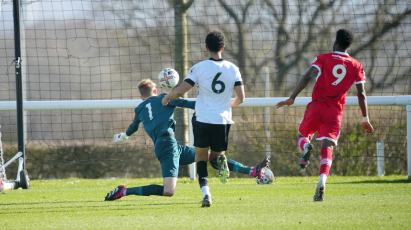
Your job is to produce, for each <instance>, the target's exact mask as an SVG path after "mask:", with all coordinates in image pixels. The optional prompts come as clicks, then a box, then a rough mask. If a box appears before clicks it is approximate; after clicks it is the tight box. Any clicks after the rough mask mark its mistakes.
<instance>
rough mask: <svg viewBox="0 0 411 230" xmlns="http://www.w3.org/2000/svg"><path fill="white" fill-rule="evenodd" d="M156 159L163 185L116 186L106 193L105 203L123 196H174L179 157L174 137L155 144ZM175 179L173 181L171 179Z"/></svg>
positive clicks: (164, 138)
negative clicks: (159, 165) (158, 163)
mask: <svg viewBox="0 0 411 230" xmlns="http://www.w3.org/2000/svg"><path fill="white" fill-rule="evenodd" d="M155 152H156V157H157V159H158V160H159V161H160V164H161V171H162V176H163V178H164V179H163V183H164V184H163V185H158V184H151V185H145V186H139V187H132V188H126V187H125V186H123V185H120V186H118V187H117V188H115V189H114V190H113V191H111V192H109V193H107V196H106V197H105V200H106V201H112V200H116V199H120V198H121V197H123V196H130V195H137V196H152V195H155V196H172V195H174V191H175V187H176V183H177V176H178V164H179V160H180V159H179V158H180V155H179V153H178V145H177V141H176V140H175V139H174V137H162V138H160V139H159V140H158V141H157V142H156V144H155ZM173 178H175V179H173Z"/></svg>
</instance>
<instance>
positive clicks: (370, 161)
mask: <svg viewBox="0 0 411 230" xmlns="http://www.w3.org/2000/svg"><path fill="white" fill-rule="evenodd" d="M173 2H174V3H175V5H173ZM191 3H192V1H189V0H187V1H185V0H180V1H151V0H95V1H90V0H78V1H75V0H53V1H51V0H50V1H48V0H44V1H28V0H21V8H22V12H21V30H22V31H21V36H22V53H23V55H22V60H23V63H22V71H23V72H22V73H23V78H24V79H25V80H24V82H25V84H24V86H23V87H24V98H25V100H26V101H65V100H126V99H140V94H139V92H138V89H137V84H138V83H139V81H140V80H142V79H145V78H150V79H153V80H154V81H155V82H156V83H158V81H157V75H158V73H159V71H160V70H161V69H163V68H166V67H171V68H175V69H179V68H180V69H183V70H184V71H187V70H188V69H189V68H190V67H191V66H192V65H194V64H196V63H198V62H200V61H202V60H205V59H207V58H208V56H207V52H205V47H204V45H205V44H204V38H205V35H206V34H207V33H208V32H209V31H210V30H214V29H215V30H220V31H222V32H223V33H224V34H225V37H226V48H225V50H224V52H223V58H224V59H226V60H229V61H231V62H233V63H235V64H236V65H237V66H239V68H240V71H241V73H242V77H243V81H244V83H245V90H246V97H247V98H259V97H261V98H262V97H288V96H290V95H291V92H292V90H293V89H294V88H295V86H296V84H297V82H298V80H299V79H300V78H301V76H302V75H303V74H304V73H305V72H306V71H307V70H308V68H309V67H310V64H311V62H312V61H313V59H314V58H315V57H316V56H317V55H318V54H320V53H326V52H330V51H332V47H333V43H334V39H335V32H336V31H337V30H338V29H340V28H348V29H350V30H352V31H353V32H354V34H355V36H356V40H355V42H354V44H353V45H352V47H351V48H350V49H349V53H350V55H351V56H353V57H354V58H356V59H357V60H359V61H360V62H361V63H362V64H363V66H364V68H365V72H366V76H367V83H366V84H365V86H366V91H367V95H368V96H396V95H409V94H411V76H410V72H411V71H410V70H411V59H410V56H411V55H410V54H411V19H410V14H411V5H410V3H409V1H406V0H403V1H401V0H399V1H390V2H388V3H387V1H382V0H377V1H375V0H363V1H344V0H337V1H329V0H326V1H314V0H308V1H300V0H286V1H278V0H258V1H252V0H244V1H234V0H228V1H227V0H207V1H206V0H195V1H194V2H193V3H192V4H191ZM0 4H1V5H0V7H1V12H0V33H1V34H2V36H0V59H1V62H0V101H15V99H16V96H15V79H14V78H13V77H14V74H13V73H14V68H12V67H10V65H11V64H12V61H13V60H14V58H15V57H14V51H13V49H14V46H13V44H14V40H13V11H12V1H11V0H5V1H1V3H0ZM177 19H178V20H177ZM177 22H181V23H180V24H179V23H177ZM181 34H183V35H181ZM185 34H186V36H185ZM185 38H186V39H185ZM184 60H187V63H185V62H184ZM184 77H185V76H183V74H181V72H180V78H184ZM313 83H314V81H312V82H311V83H310V85H309V86H308V87H307V89H306V90H304V91H303V92H302V93H301V94H300V95H299V96H302V97H310V96H311V92H312V88H313ZM157 86H158V90H159V93H169V92H170V90H168V89H165V88H161V87H160V85H159V84H157ZM197 93H198V91H197V88H196V87H194V88H193V90H191V91H190V92H189V93H188V97H189V98H195V97H196V96H197ZM347 95H348V96H355V95H356V91H355V87H353V88H352V89H351V90H350V91H349V92H348V94H347ZM0 110H1V108H0ZM304 110H305V108H304V107H290V108H281V109H275V108H274V107H271V108H268V107H267V108H263V107H252V108H235V109H234V110H233V116H234V118H233V119H234V121H235V125H233V126H232V129H231V130H230V139H229V149H228V156H229V157H230V158H232V159H234V160H237V161H239V162H241V163H243V164H245V165H250V166H251V165H255V164H257V163H258V162H260V161H261V159H262V158H263V157H264V156H265V155H266V153H268V154H270V156H271V158H272V166H271V167H272V169H273V171H274V173H275V174H276V175H279V176H291V175H317V173H318V168H319V160H320V153H319V149H320V143H319V142H316V141H314V144H315V149H316V152H315V154H314V156H313V157H312V159H311V162H312V163H311V164H310V167H309V168H308V169H307V170H304V171H300V170H299V167H298V159H299V157H300V154H301V153H300V150H299V149H298V147H297V144H296V136H297V127H298V125H299V123H300V121H301V119H302V116H303V112H304ZM369 110H370V120H371V123H372V124H373V125H374V128H375V132H374V133H373V134H366V133H365V132H364V131H363V130H362V127H361V121H362V120H361V119H362V118H361V117H362V115H361V112H360V109H359V108H358V107H356V106H351V107H346V108H345V111H344V117H343V125H342V129H341V136H340V139H339V145H338V147H337V148H336V150H335V151H334V161H333V167H332V169H331V174H337V175H375V174H376V172H377V167H376V143H377V142H379V141H384V143H385V144H384V146H385V155H386V162H385V163H386V173H387V174H405V173H406V138H405V137H406V112H405V107H404V106H372V107H370V108H369ZM0 114H1V116H2V127H3V129H2V134H3V137H2V138H3V149H4V156H5V158H9V157H10V156H13V155H14V154H15V153H16V152H17V133H16V132H17V128H16V114H15V111H4V110H3V111H0ZM133 117H134V114H133V109H117V110H114V109H113V110H110V109H109V110H65V111H26V113H25V116H24V118H25V130H26V133H25V140H26V157H27V158H26V165H27V168H28V171H29V172H30V175H31V178H32V179H41V178H64V177H85V178H96V177H158V176H161V174H160V170H159V167H160V165H159V163H158V161H157V160H156V157H155V154H154V146H153V143H152V141H151V139H150V138H149V137H148V136H147V135H146V134H145V132H144V130H143V128H142V127H141V128H140V130H139V131H138V132H137V133H135V134H134V135H133V136H132V137H131V138H129V139H128V140H127V141H126V142H124V143H121V144H118V145H114V144H113V143H112V137H113V135H114V134H115V133H119V132H124V131H125V130H126V129H127V127H128V125H129V124H130V123H131V122H132V120H133ZM177 119H180V118H179V117H177ZM178 123H179V124H180V123H181V124H185V127H188V120H181V119H180V120H179V121H178ZM179 128H184V127H179ZM180 141H181V143H182V142H183V140H180ZM16 164H17V163H16ZM181 170H182V172H181V173H182V175H187V174H186V172H185V171H184V170H185V169H184V168H183V169H181ZM11 173H13V172H10V174H11ZM10 176H11V177H14V175H10ZM233 176H241V175H233Z"/></svg>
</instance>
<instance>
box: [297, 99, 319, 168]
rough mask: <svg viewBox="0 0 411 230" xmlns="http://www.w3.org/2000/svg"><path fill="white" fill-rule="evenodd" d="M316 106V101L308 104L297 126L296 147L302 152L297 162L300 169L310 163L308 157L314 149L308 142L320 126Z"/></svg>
mask: <svg viewBox="0 0 411 230" xmlns="http://www.w3.org/2000/svg"><path fill="white" fill-rule="evenodd" d="M316 105H317V106H318V102H317V101H314V102H310V104H308V105H307V109H306V110H305V113H304V117H303V119H302V120H301V123H300V125H299V126H298V138H297V145H298V147H300V149H301V150H302V151H303V153H302V155H301V158H300V162H299V165H300V168H301V169H305V168H307V166H308V164H309V163H310V156H311V153H312V150H313V149H314V146H313V145H312V144H311V143H310V142H311V139H312V137H313V135H314V133H315V132H317V131H318V129H319V127H320V125H321V116H319V115H318V114H317V111H319V110H318V109H317V108H316V107H317V106H316Z"/></svg>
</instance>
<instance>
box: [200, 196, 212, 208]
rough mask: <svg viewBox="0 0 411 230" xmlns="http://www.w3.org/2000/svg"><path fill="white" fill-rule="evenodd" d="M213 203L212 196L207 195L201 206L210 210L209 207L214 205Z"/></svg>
mask: <svg viewBox="0 0 411 230" xmlns="http://www.w3.org/2000/svg"><path fill="white" fill-rule="evenodd" d="M212 203H213V202H212V201H211V195H206V196H205V197H204V198H203V204H202V205H201V207H202V208H204V207H205V208H208V207H210V206H211V204H212Z"/></svg>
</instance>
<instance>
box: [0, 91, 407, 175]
mask: <svg viewBox="0 0 411 230" xmlns="http://www.w3.org/2000/svg"><path fill="white" fill-rule="evenodd" d="M285 99H287V98H246V99H245V101H244V103H243V104H241V105H240V106H239V107H274V106H275V105H276V104H277V103H278V102H280V101H282V100H285ZM188 100H196V99H194V98H188ZM310 101H311V98H310V97H299V98H297V99H296V100H295V103H294V105H292V107H304V106H306V105H307V104H308V103H309V102H310ZM141 102H142V100H81V101H25V102H24V110H28V111H47V110H50V111H51V110H85V109H87V110H105V109H110V110H112V109H134V108H135V107H137V106H138V105H139V104H140V103H141ZM367 103H368V106H392V105H397V106H406V112H407V173H408V179H411V95H406V96H369V97H367ZM346 106H358V98H357V97H347V99H346ZM14 110H16V102H14V101H6V102H0V111H14ZM193 113H194V112H193V110H189V114H190V122H189V123H190V124H191V117H192V115H193ZM358 121H359V122H360V121H361V118H358ZM371 121H372V118H371ZM191 130H192V127H191V126H190V132H191V133H190V145H193V134H192V131H191ZM190 178H191V179H195V165H194V164H193V165H191V166H190Z"/></svg>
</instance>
